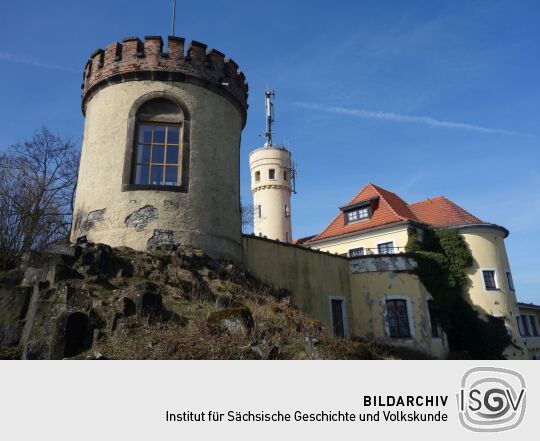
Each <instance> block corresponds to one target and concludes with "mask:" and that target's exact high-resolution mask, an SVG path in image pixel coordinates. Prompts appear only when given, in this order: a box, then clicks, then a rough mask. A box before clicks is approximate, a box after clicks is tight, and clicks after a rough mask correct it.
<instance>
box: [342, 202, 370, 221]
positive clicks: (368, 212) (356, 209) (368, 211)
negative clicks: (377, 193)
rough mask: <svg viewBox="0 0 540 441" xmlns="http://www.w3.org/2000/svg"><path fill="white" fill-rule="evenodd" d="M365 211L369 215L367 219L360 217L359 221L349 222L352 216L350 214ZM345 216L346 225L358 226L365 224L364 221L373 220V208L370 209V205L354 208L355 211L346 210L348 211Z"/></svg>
mask: <svg viewBox="0 0 540 441" xmlns="http://www.w3.org/2000/svg"><path fill="white" fill-rule="evenodd" d="M364 210H365V211H366V213H367V216H366V217H362V218H360V217H358V218H357V219H354V220H349V214H350V213H354V212H358V213H360V211H364ZM344 214H345V224H346V225H352V224H357V223H359V222H364V221H367V220H370V219H371V214H372V213H371V207H370V205H363V206H361V207H358V208H354V209H352V210H346V211H345V212H344Z"/></svg>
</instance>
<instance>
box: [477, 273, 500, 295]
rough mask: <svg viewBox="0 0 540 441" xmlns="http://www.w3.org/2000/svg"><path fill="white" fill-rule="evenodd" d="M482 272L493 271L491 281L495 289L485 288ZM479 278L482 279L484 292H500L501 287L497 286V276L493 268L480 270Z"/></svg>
mask: <svg viewBox="0 0 540 441" xmlns="http://www.w3.org/2000/svg"><path fill="white" fill-rule="evenodd" d="M484 271H493V279H494V280H495V288H488V287H487V286H486V279H485V278H484ZM480 277H481V278H482V285H484V291H486V292H493V291H500V289H501V287H500V285H499V275H498V272H497V270H496V269H495V268H480Z"/></svg>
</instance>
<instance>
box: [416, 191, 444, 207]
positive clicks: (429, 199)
mask: <svg viewBox="0 0 540 441" xmlns="http://www.w3.org/2000/svg"><path fill="white" fill-rule="evenodd" d="M435 199H446V200H447V201H450V199H448V198H447V197H446V196H444V195H442V194H441V195H439V196H433V197H432V198H425V199H422V200H421V201H416V202H411V203H410V204H409V203H408V202H407V205H408V206H409V207H410V206H411V205H418V204H422V203H424V202H427V201H433V200H435ZM450 202H451V201H450Z"/></svg>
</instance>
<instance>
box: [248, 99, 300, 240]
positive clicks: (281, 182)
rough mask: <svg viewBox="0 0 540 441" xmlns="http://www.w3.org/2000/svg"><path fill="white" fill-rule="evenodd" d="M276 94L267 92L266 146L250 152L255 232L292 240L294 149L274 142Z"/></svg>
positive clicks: (272, 237) (269, 237) (263, 235)
mask: <svg viewBox="0 0 540 441" xmlns="http://www.w3.org/2000/svg"><path fill="white" fill-rule="evenodd" d="M273 96H274V93H273V92H271V91H266V92H265V97H266V106H265V108H266V134H265V135H266V142H265V144H264V147H261V148H258V149H256V150H253V151H252V152H251V154H250V155H249V168H250V171H251V192H252V193H253V212H254V233H255V235H257V236H261V237H267V238H268V239H277V240H280V241H281V242H291V241H292V225H291V193H292V192H293V191H294V189H293V187H294V186H293V182H294V168H293V166H292V159H291V152H290V151H289V150H288V149H286V148H285V147H283V146H277V145H273V142H272V123H273V122H274V111H273V103H272V98H273Z"/></svg>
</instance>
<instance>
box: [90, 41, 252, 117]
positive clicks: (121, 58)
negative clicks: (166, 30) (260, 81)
mask: <svg viewBox="0 0 540 441" xmlns="http://www.w3.org/2000/svg"><path fill="white" fill-rule="evenodd" d="M137 80H156V81H174V82H187V83H192V84H197V85H199V86H203V87H206V88H208V89H210V90H212V91H214V92H216V93H218V94H221V95H223V96H225V97H227V98H228V99H230V100H231V101H232V102H233V103H234V104H235V105H236V106H237V107H238V108H239V109H240V110H241V112H242V113H243V114H244V122H245V114H246V111H247V97H248V85H247V82H246V77H245V75H244V74H243V72H241V71H240V70H239V68H238V65H237V64H236V63H235V62H234V61H233V60H231V59H227V58H225V55H224V54H223V53H221V52H219V51H217V50H215V49H212V50H210V51H207V45H206V44H203V43H200V42H198V41H192V42H191V43H190V44H189V46H188V47H187V51H185V40H184V38H181V37H174V36H169V37H168V51H167V52H163V39H162V38H161V37H160V36H153V35H151V36H146V37H145V38H144V42H143V41H141V40H140V39H139V38H137V37H128V38H124V39H123V40H122V43H118V42H115V43H112V44H110V45H108V46H107V47H106V48H105V49H97V50H96V51H94V52H93V53H92V55H90V59H89V60H88V62H87V63H86V66H85V68H84V74H83V83H82V86H81V88H82V110H83V113H85V111H86V103H87V102H88V100H90V99H91V98H92V96H93V95H94V94H95V93H97V91H99V90H100V89H102V88H104V87H106V86H108V85H111V84H117V83H123V82H126V81H137Z"/></svg>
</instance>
